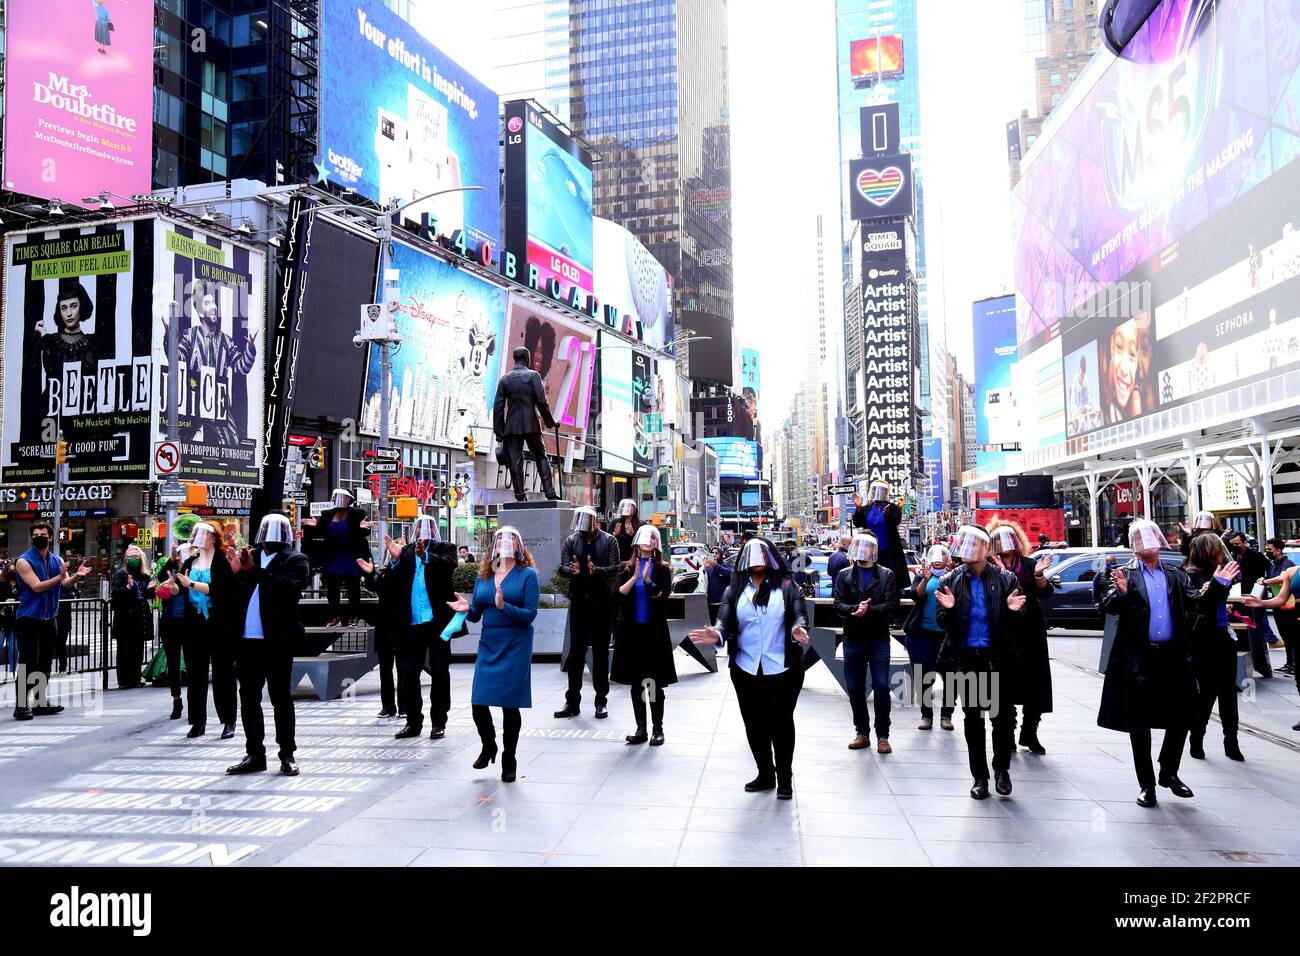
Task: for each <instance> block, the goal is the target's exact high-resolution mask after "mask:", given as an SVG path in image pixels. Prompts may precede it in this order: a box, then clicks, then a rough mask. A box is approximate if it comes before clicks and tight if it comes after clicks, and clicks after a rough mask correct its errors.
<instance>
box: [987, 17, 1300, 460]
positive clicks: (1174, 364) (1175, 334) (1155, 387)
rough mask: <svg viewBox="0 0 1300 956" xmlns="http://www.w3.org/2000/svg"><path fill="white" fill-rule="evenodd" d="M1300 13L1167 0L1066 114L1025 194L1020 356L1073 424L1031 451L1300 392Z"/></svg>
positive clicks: (1104, 61)
mask: <svg viewBox="0 0 1300 956" xmlns="http://www.w3.org/2000/svg"><path fill="white" fill-rule="evenodd" d="M1297 22H1300V0H1283V2H1278V3H1251V2H1248V0H1220V2H1218V3H1211V2H1208V0H1165V2H1164V3H1162V4H1161V5H1160V7H1159V8H1158V9H1157V10H1156V11H1155V13H1154V14H1153V16H1152V18H1151V20H1150V21H1148V23H1147V24H1146V25H1145V26H1144V27H1143V28H1142V29H1141V30H1140V31H1139V32H1138V34H1137V35H1136V36H1135V37H1134V39H1133V41H1132V42H1131V44H1130V45H1129V48H1128V50H1126V54H1125V57H1124V58H1123V59H1113V58H1111V57H1108V56H1105V55H1099V56H1098V57H1096V58H1095V59H1094V61H1093V63H1092V65H1091V66H1090V67H1089V69H1088V70H1087V71H1086V72H1085V73H1084V75H1083V76H1082V77H1080V79H1079V81H1078V82H1077V83H1076V85H1075V88H1074V89H1073V90H1072V91H1071V96H1070V98H1069V99H1068V100H1067V101H1066V103H1064V104H1062V106H1061V107H1060V108H1058V110H1057V112H1055V113H1054V114H1053V117H1052V119H1051V121H1049V124H1048V127H1047V128H1046V129H1045V130H1044V133H1043V135H1042V136H1041V137H1040V138H1039V140H1038V143H1037V144H1036V146H1035V149H1034V150H1033V151H1032V152H1031V153H1030V155H1029V157H1027V159H1028V162H1027V164H1026V165H1025V167H1024V169H1023V175H1022V179H1021V181H1020V184H1019V185H1018V186H1017V188H1016V190H1015V193H1014V200H1013V204H1012V205H1013V236H1014V248H1015V256H1016V259H1015V273H1016V292H1017V305H1018V312H1017V341H1018V344H1019V352H1020V356H1021V359H1020V361H1021V363H1026V362H1028V363H1031V364H1034V365H1035V366H1036V369H1037V373H1038V375H1039V376H1040V380H1042V381H1047V380H1049V379H1050V378H1055V380H1056V381H1057V382H1059V383H1060V392H1059V394H1060V396H1061V400H1060V403H1059V404H1060V406H1061V408H1062V416H1061V419H1062V425H1063V427H1062V428H1060V429H1053V428H1044V429H1041V430H1040V434H1039V436H1038V442H1037V447H1036V448H1033V449H1032V453H1031V455H1030V456H1029V457H1027V458H1026V460H1025V462H1024V464H1025V466H1027V467H1034V466H1039V465H1042V464H1049V463H1051V462H1053V461H1056V460H1059V459H1061V458H1063V457H1067V456H1074V455H1081V454H1086V453H1088V452H1090V451H1098V450H1101V449H1107V448H1117V447H1122V446H1125V445H1134V444H1138V443H1141V442H1143V441H1144V440H1146V439H1148V438H1150V437H1153V436H1156V435H1161V434H1168V433H1171V432H1172V433H1177V432H1179V431H1182V430H1192V429H1196V428H1202V427H1205V426H1206V425H1208V424H1213V423H1215V422H1224V421H1232V420H1238V419H1241V418H1243V417H1245V416H1248V415H1250V414H1251V413H1252V412H1256V411H1259V410H1261V409H1264V408H1267V407H1278V406H1283V405H1293V404H1295V403H1296V402H1297V401H1298V400H1300V373H1298V370H1297V364H1300V346H1297V345H1296V342H1297V341H1300V310H1297V308H1296V306H1295V305H1294V303H1295V302H1296V295H1297V292H1298V291H1300V288H1298V287H1297V283H1300V278H1298V277H1300V234H1297V231H1296V228H1295V226H1296V223H1297V220H1298V219H1300V202H1298V201H1297V198H1296V197H1297V196H1300V163H1297V162H1296V158H1297V156H1298V155H1300V136H1297V135H1296V133H1295V123H1294V121H1293V120H1292V119H1291V116H1292V114H1293V113H1294V110H1295V107H1294V104H1295V101H1296V92H1295V91H1296V83H1297V78H1296V77H1297V74H1296V71H1297V66H1298V65H1300V36H1298V34H1297V30H1296V24H1297ZM1150 104H1157V105H1158V107H1159V108H1156V107H1155V106H1151V105H1150ZM1160 104H1163V105H1160ZM1048 349H1052V350H1055V352H1054V354H1055V355H1056V356H1059V359H1058V362H1059V364H1058V366H1057V371H1056V373H1055V375H1052V374H1051V373H1050V371H1049V361H1045V360H1043V359H1042V355H1043V353H1044V352H1045V351H1046V350H1048ZM1048 354H1049V355H1051V354H1052V353H1048ZM1061 432H1065V434H1064V436H1062V435H1061Z"/></svg>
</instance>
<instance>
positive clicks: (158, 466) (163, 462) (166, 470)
mask: <svg viewBox="0 0 1300 956" xmlns="http://www.w3.org/2000/svg"><path fill="white" fill-rule="evenodd" d="M153 466H154V470H155V471H157V472H158V474H160V475H170V474H172V473H173V472H175V471H176V469H177V468H179V467H180V466H181V450H180V448H178V447H177V446H176V443H175V442H174V441H160V442H159V443H158V444H157V446H156V447H155V448H154V450H153Z"/></svg>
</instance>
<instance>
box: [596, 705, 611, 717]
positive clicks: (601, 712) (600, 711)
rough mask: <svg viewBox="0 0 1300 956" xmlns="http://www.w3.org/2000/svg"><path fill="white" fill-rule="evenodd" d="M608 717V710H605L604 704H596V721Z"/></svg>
mask: <svg viewBox="0 0 1300 956" xmlns="http://www.w3.org/2000/svg"><path fill="white" fill-rule="evenodd" d="M608 716H609V708H607V707H606V706H605V705H604V704H597V705H596V719H597V720H604V719H605V718H606V717H608Z"/></svg>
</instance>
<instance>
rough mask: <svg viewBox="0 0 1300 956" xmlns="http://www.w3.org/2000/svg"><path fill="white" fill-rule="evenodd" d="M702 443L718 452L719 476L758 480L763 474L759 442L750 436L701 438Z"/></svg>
mask: <svg viewBox="0 0 1300 956" xmlns="http://www.w3.org/2000/svg"><path fill="white" fill-rule="evenodd" d="M700 444H702V445H708V446H709V447H710V448H712V449H713V450H714V451H716V452H717V453H718V475H719V477H722V478H743V479H745V480H746V481H756V480H758V478H759V477H760V476H761V473H762V466H763V456H762V450H761V448H760V447H759V444H758V442H756V441H751V440H750V439H748V438H701V439H700Z"/></svg>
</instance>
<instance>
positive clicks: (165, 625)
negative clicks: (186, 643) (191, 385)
mask: <svg viewBox="0 0 1300 956" xmlns="http://www.w3.org/2000/svg"><path fill="white" fill-rule="evenodd" d="M176 600H181V598H177V599H176ZM184 630H185V619H184V618H180V617H168V616H166V615H165V614H164V615H163V616H162V617H160V618H158V636H159V638H161V639H162V646H163V654H165V655H166V656H167V687H168V689H170V690H171V692H172V696H173V697H179V696H181V634H182V632H183V631H184Z"/></svg>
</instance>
